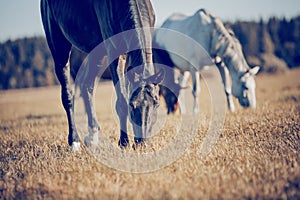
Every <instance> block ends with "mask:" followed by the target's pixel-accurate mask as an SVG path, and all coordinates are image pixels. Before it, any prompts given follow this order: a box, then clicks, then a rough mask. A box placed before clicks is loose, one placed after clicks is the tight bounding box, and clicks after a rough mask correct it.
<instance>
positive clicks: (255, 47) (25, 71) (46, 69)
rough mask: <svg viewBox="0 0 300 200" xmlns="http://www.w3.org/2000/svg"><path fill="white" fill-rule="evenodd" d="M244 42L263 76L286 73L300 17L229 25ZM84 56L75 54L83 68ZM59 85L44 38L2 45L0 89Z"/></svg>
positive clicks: (296, 59)
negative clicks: (264, 74) (265, 74)
mask: <svg viewBox="0 0 300 200" xmlns="http://www.w3.org/2000/svg"><path fill="white" fill-rule="evenodd" d="M225 24H226V26H227V27H229V28H231V29H232V30H233V31H234V33H235V34H236V36H237V38H238V39H239V40H240V42H241V44H242V46H243V51H244V54H245V56H246V59H247V61H248V63H249V65H250V66H254V65H260V66H262V70H261V73H283V72H285V71H286V70H288V69H289V68H294V67H297V66H300V16H298V17H295V18H292V19H289V20H287V19H285V18H283V19H278V18H275V17H273V18H270V19H269V20H268V21H263V20H261V21H259V22H244V21H237V22H235V23H225ZM83 58H84V54H82V53H80V52H76V53H74V56H73V57H72V63H73V65H76V66H80V64H81V60H82V59H83ZM55 84H58V81H57V79H56V76H55V73H54V67H53V60H52V57H51V54H50V51H49V49H48V46H47V42H46V40H45V37H44V36H39V37H31V38H21V39H17V40H14V41H11V40H8V41H6V42H3V43H0V89H2V90H5V89H13V88H28V87H41V86H49V85H55Z"/></svg>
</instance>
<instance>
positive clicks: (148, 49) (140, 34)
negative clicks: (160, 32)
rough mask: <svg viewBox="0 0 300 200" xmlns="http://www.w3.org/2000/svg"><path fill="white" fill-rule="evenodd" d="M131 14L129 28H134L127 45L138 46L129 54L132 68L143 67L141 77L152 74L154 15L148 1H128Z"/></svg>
mask: <svg viewBox="0 0 300 200" xmlns="http://www.w3.org/2000/svg"><path fill="white" fill-rule="evenodd" d="M129 4H130V8H129V9H130V13H131V17H130V20H131V26H133V27H134V28H135V31H134V34H133V37H135V38H134V39H133V41H131V42H129V43H128V44H127V45H128V46H129V49H130V48H131V47H132V45H138V46H137V48H138V49H136V50H135V51H134V52H133V53H130V55H129V56H130V60H131V65H132V67H136V66H140V65H143V77H144V78H147V77H148V76H151V75H153V74H154V67H153V60H152V28H151V27H154V20H155V15H154V11H153V8H152V5H151V2H150V1H149V0H129Z"/></svg>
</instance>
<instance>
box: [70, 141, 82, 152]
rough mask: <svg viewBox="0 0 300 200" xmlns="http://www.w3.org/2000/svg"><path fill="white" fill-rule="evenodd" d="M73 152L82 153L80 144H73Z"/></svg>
mask: <svg viewBox="0 0 300 200" xmlns="http://www.w3.org/2000/svg"><path fill="white" fill-rule="evenodd" d="M71 151H72V152H79V151H80V142H73V143H72V145H71Z"/></svg>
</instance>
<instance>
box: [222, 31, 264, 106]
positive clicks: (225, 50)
mask: <svg viewBox="0 0 300 200" xmlns="http://www.w3.org/2000/svg"><path fill="white" fill-rule="evenodd" d="M218 53H219V54H220V56H217V57H218V58H219V60H218V62H221V63H222V65H223V64H224V65H225V66H226V67H227V68H228V70H229V73H230V76H231V80H232V94H233V96H235V97H236V98H237V99H238V100H239V103H240V105H241V106H243V107H247V108H248V107H250V108H255V107H256V96H255V87H256V84H255V80H254V77H255V75H256V74H257V73H258V71H259V69H260V67H258V66H256V67H253V68H250V67H249V65H248V63H247V61H246V59H245V57H244V54H243V51H242V45H241V44H240V42H239V40H238V39H237V38H236V37H235V35H234V34H233V32H232V33H231V32H230V31H229V32H228V34H224V35H223V36H222V42H221V45H220V46H219V48H218ZM216 60H217V59H216Z"/></svg>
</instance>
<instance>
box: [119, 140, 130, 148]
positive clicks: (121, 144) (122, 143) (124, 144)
mask: <svg viewBox="0 0 300 200" xmlns="http://www.w3.org/2000/svg"><path fill="white" fill-rule="evenodd" d="M129 145H130V144H129V140H128V138H124V139H120V140H119V142H118V146H119V147H120V148H121V149H125V148H126V147H128V146H129Z"/></svg>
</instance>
